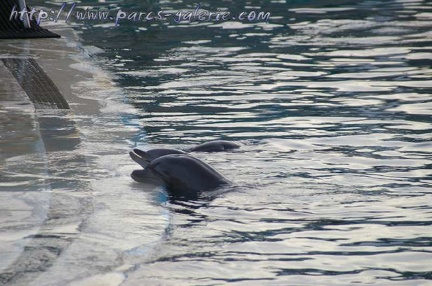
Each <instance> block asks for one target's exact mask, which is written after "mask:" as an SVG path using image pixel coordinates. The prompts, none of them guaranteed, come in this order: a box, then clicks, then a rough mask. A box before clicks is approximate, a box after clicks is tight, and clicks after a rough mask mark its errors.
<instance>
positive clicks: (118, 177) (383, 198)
mask: <svg viewBox="0 0 432 286" xmlns="http://www.w3.org/2000/svg"><path fill="white" fill-rule="evenodd" d="M83 2H84V4H87V3H92V2H90V1H83ZM136 2H137V1H125V2H124V3H123V2H110V3H109V4H111V5H113V6H119V7H126V8H129V9H142V10H145V9H150V8H152V9H158V8H163V9H166V10H178V9H186V8H188V9H192V8H193V7H194V5H195V4H194V3H192V1H180V2H177V3H175V4H171V3H168V2H163V1H161V2H160V3H159V4H157V5H156V4H155V5H154V6H150V4H138V3H136ZM282 2H284V1H274V2H270V3H267V2H266V1H248V2H247V3H244V2H241V3H237V2H236V3H235V4H234V3H231V2H229V1H224V2H218V3H216V1H207V2H206V3H207V4H206V5H208V6H206V7H208V8H209V9H216V8H218V7H219V8H220V7H222V8H227V9H229V10H231V11H242V10H250V9H256V10H259V9H261V10H264V11H270V12H271V13H272V16H271V18H270V21H269V23H237V22H226V23H199V24H189V23H187V24H181V25H179V24H176V23H173V22H169V21H167V22H162V23H153V25H148V24H147V25H146V24H137V23H124V24H121V25H120V26H119V27H110V26H107V25H91V24H88V23H87V24H79V25H77V26H76V28H77V30H79V31H80V33H81V34H80V35H81V37H82V39H83V41H84V44H85V45H89V46H93V45H95V46H98V47H99V48H102V49H103V52H102V53H99V54H97V55H95V56H94V57H93V60H94V61H96V62H97V63H98V64H100V65H102V67H103V68H104V69H106V70H108V71H109V72H111V73H112V74H114V75H115V76H116V80H115V81H116V83H117V85H118V87H119V88H120V89H121V90H122V92H123V95H124V96H123V97H122V98H123V99H124V100H123V103H127V104H129V105H131V106H133V107H134V108H135V109H136V110H137V111H136V112H132V113H131V114H130V115H128V116H123V117H121V124H124V125H125V126H129V127H133V128H135V130H136V131H135V132H132V133H131V134H127V135H124V137H122V138H120V141H118V140H119V138H116V140H117V141H116V142H117V143H116V144H119V146H117V145H115V146H117V147H115V150H114V151H112V152H111V153H110V151H109V150H110V148H109V147H110V143H109V138H104V140H102V141H101V142H98V136H103V130H102V131H101V130H92V131H88V134H92V135H93V137H92V136H90V137H91V138H92V139H91V140H90V141H92V142H93V141H94V142H97V144H96V143H94V145H91V146H94V147H91V148H90V150H91V151H94V152H95V153H97V154H99V157H98V158H97V159H96V161H98V162H99V164H97V166H99V167H98V168H100V169H101V170H103V169H104V168H106V169H108V170H109V172H110V175H109V176H108V175H101V176H99V177H98V178H100V179H99V180H100V181H96V182H94V183H93V188H94V189H96V190H97V196H96V198H95V200H96V202H95V205H96V207H95V209H96V210H98V212H95V214H93V215H92V216H90V219H89V220H88V223H87V224H86V227H84V228H83V230H82V231H83V234H82V235H83V236H84V237H85V238H84V239H83V240H81V242H80V243H77V244H75V250H74V248H73V247H72V248H69V249H68V250H67V251H66V253H68V254H66V255H65V256H60V258H59V259H60V261H61V263H57V264H56V265H57V266H56V265H55V266H54V267H58V269H60V270H62V269H63V270H64V269H65V268H66V267H67V266H68V265H71V264H72V265H73V264H74V263H73V262H71V261H74V257H75V259H76V260H77V261H78V262H77V263H79V262H83V263H85V262H84V261H86V259H88V257H86V255H81V256H79V255H78V254H79V253H80V249H82V248H80V247H82V246H83V245H85V246H86V248H84V249H85V250H86V251H89V253H92V256H90V257H92V258H91V259H92V261H93V262H94V263H95V264H96V265H98V267H96V266H95V267H93V266H92V265H90V264H91V263H90V264H86V267H88V273H87V274H85V271H82V270H80V271H76V273H79V274H76V275H75V278H76V277H78V278H82V279H86V277H89V276H92V277H91V278H89V279H88V280H83V281H86V282H87V283H90V284H91V283H92V281H96V280H98V279H106V280H110V281H111V283H112V284H113V285H116V281H118V283H120V282H122V283H123V284H121V285H222V284H225V283H228V282H229V283H231V284H234V285H245V284H248V285H348V284H372V285H430V283H431V282H430V280H431V279H432V262H431V261H432V248H431V246H432V232H431V224H432V204H431V201H432V188H431V187H432V182H431V179H432V171H431V166H432V164H431V159H432V152H431V150H432V142H431V139H432V136H431V131H432V117H431V113H432V97H431V93H432V81H431V76H432V70H431V68H430V67H431V63H432V61H431V59H432V48H431V47H432V33H431V30H432V4H431V2H429V1H421V0H414V1H359V2H357V3H355V4H354V3H352V1H333V2H332V4H331V5H329V4H324V3H322V2H321V1H289V3H282ZM93 4H94V5H96V6H97V5H98V4H95V3H93ZM100 5H102V4H100ZM100 120H101V121H102V123H101V124H100V125H98V126H102V127H103V126H109V122H107V121H104V120H107V118H104V117H102V118H101V119H100ZM119 128H120V127H119ZM218 138H221V139H226V140H232V141H236V142H240V143H241V144H242V145H243V146H242V148H241V149H240V150H238V151H234V152H229V153H223V154H217V155H214V154H205V153H204V154H196V155H197V157H199V158H201V159H203V160H204V161H206V162H209V163H210V164H211V165H213V166H214V167H215V168H216V169H218V170H219V171H220V172H221V173H223V174H225V175H226V176H227V177H228V178H230V179H231V180H232V181H233V182H235V188H234V190H233V191H231V192H228V193H225V194H222V195H220V196H218V197H216V198H215V199H213V200H205V199H203V200H202V201H187V202H178V201H166V200H163V199H162V201H161V198H159V197H158V194H160V190H159V189H153V190H152V188H151V187H147V188H144V186H143V187H142V186H141V185H139V184H135V183H131V182H130V179H129V177H128V172H129V171H130V170H131V169H133V168H136V166H135V165H134V163H133V162H129V161H127V160H129V159H127V158H126V156H123V155H122V154H121V152H123V151H124V152H126V150H127V148H131V147H133V146H138V147H142V148H150V147H155V146H157V147H161V146H164V147H174V148H187V147H189V146H191V145H193V144H198V143H201V142H204V141H206V140H211V139H218ZM121 140H124V141H125V142H127V143H121ZM122 144H123V145H122ZM100 148H102V149H103V151H100ZM120 151H121V152H120ZM123 160H124V162H122V163H119V162H121V161H123ZM101 161H102V162H101ZM141 188H143V190H141ZM119 189H121V191H120V199H119V195H118V191H119ZM116 200H120V201H116ZM138 202H139V203H138ZM98 203H99V204H100V205H98ZM110 225H111V226H112V227H111V228H110ZM120 226H121V230H119V227H120ZM146 235H147V236H146ZM140 237H142V242H140ZM122 240H123V242H122ZM83 241H84V242H83ZM92 248H95V249H96V250H94V249H92ZM71 249H72V250H71ZM104 252H105V253H104ZM77 257H78V258H77ZM61 258H63V259H61ZM102 261H103V262H102ZM59 265H60V266H59ZM54 269H55V268H54ZM66 269H67V268H66ZM72 269H75V268H72ZM94 275H98V276H94ZM48 277H50V276H48ZM45 279H46V278H45ZM92 279H93V280H92ZM41 281H48V280H41ZM45 283H46V284H47V285H48V284H49V283H47V282H45ZM82 283H84V282H82ZM78 284H79V283H78Z"/></svg>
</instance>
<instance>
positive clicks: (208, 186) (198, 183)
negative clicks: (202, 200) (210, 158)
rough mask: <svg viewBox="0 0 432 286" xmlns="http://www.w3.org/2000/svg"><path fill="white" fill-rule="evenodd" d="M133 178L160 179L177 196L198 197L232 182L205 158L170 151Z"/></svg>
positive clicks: (136, 172) (138, 179)
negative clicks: (207, 162) (170, 152)
mask: <svg viewBox="0 0 432 286" xmlns="http://www.w3.org/2000/svg"><path fill="white" fill-rule="evenodd" d="M131 177H132V178H133V179H134V180H135V181H138V182H143V181H147V180H148V179H152V178H155V177H156V178H158V179H160V180H161V181H162V182H163V183H164V184H165V185H166V186H167V187H168V190H169V191H170V193H171V194H172V195H174V196H176V197H183V198H197V197H198V196H199V194H201V193H202V192H206V191H211V190H214V189H216V188H218V187H220V186H223V185H227V184H230V181H229V180H228V179H226V178H225V177H224V176H223V175H221V174H220V173H219V172H218V171H216V170H215V169H213V168H212V167H211V166H210V165H208V164H206V163H204V162H203V161H201V160H199V159H197V158H195V157H192V156H189V155H186V154H171V155H165V156H162V157H159V158H157V159H155V160H153V161H151V162H150V163H149V164H148V165H147V166H146V168H145V169H144V170H135V171H133V172H132V174H131Z"/></svg>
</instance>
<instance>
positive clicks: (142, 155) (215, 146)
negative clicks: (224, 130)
mask: <svg viewBox="0 0 432 286" xmlns="http://www.w3.org/2000/svg"><path fill="white" fill-rule="evenodd" d="M238 148H240V145H238V144H236V143H233V142H230V141H225V140H214V141H210V142H206V143H203V144H200V145H198V146H195V147H193V148H191V149H189V152H221V151H229V150H234V149H238ZM169 154H186V152H185V151H182V150H177V149H170V148H158V149H151V150H148V151H143V150H140V149H133V151H131V152H129V155H130V157H131V158H132V160H134V161H135V162H136V163H138V164H140V165H141V167H143V168H145V167H146V166H147V165H148V164H149V163H150V162H151V161H153V160H155V159H157V158H159V157H162V156H165V155H169Z"/></svg>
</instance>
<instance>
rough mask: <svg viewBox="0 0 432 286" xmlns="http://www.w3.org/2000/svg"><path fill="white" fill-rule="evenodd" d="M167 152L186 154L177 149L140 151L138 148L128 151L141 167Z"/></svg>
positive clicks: (167, 153)
mask: <svg viewBox="0 0 432 286" xmlns="http://www.w3.org/2000/svg"><path fill="white" fill-rule="evenodd" d="M169 154H186V152H184V151H181V150H177V149H168V148H159V149H151V150H148V151H142V150H140V149H133V150H132V151H131V152H129V155H130V157H131V158H132V160H134V161H135V162H136V163H138V164H140V165H141V167H143V168H146V167H147V165H148V164H150V162H151V161H153V160H155V159H157V158H159V157H162V156H165V155H169Z"/></svg>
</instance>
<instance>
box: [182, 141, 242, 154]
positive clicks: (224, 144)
mask: <svg viewBox="0 0 432 286" xmlns="http://www.w3.org/2000/svg"><path fill="white" fill-rule="evenodd" d="M238 148H240V145H239V144H236V143H234V142H230V141H225V140H214V141H210V142H206V143H203V144H200V145H198V146H195V147H193V148H192V149H190V150H189V151H190V152H220V151H229V150H234V149H238Z"/></svg>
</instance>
